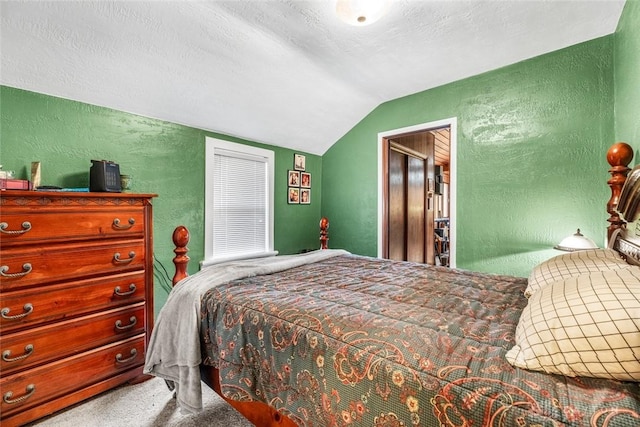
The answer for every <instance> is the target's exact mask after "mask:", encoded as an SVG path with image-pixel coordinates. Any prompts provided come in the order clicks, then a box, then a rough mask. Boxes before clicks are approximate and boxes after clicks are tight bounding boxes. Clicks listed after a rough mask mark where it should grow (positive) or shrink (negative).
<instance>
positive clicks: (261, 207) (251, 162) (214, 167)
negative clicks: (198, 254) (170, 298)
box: [202, 138, 277, 266]
mask: <svg viewBox="0 0 640 427" xmlns="http://www.w3.org/2000/svg"><path fill="white" fill-rule="evenodd" d="M273 170H274V154H273V151H270V150H265V149H262V148H257V147H252V146H249V145H243V144H235V143H232V142H228V141H222V140H219V139H215V138H207V139H206V173H205V175H206V182H205V193H206V195H205V239H204V240H205V241H204V243H205V248H204V254H205V259H204V261H203V262H202V265H203V266H206V265H210V264H215V263H218V262H222V261H229V260H234V259H245V258H255V257H260V256H272V255H277V252H275V251H274V250H273V183H274V179H273V176H274V172H273Z"/></svg>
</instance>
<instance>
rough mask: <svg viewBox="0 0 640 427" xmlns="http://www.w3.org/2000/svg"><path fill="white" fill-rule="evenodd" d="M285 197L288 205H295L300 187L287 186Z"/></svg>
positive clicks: (298, 200) (298, 201)
mask: <svg viewBox="0 0 640 427" xmlns="http://www.w3.org/2000/svg"><path fill="white" fill-rule="evenodd" d="M287 199H288V202H289V204H290V205H297V204H299V203H300V188H298V187H289V191H288V192H287Z"/></svg>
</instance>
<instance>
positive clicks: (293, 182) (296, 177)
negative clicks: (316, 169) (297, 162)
mask: <svg viewBox="0 0 640 427" xmlns="http://www.w3.org/2000/svg"><path fill="white" fill-rule="evenodd" d="M287 172H288V174H287V182H288V185H289V187H300V172H298V171H292V170H290V171H287Z"/></svg>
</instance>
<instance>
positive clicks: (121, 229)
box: [0, 207, 145, 249]
mask: <svg viewBox="0 0 640 427" xmlns="http://www.w3.org/2000/svg"><path fill="white" fill-rule="evenodd" d="M144 231H145V224H144V209H143V208H142V207H137V208H136V207H131V208H121V209H111V210H105V209H103V210H99V211H96V210H95V208H86V209H79V210H78V209H77V210H76V211H74V212H60V211H50V210H47V209H46V208H44V209H39V210H33V209H32V210H25V211H20V210H18V209H16V210H14V211H13V212H11V213H4V212H3V213H1V214H0V237H2V243H1V244H0V246H1V247H2V248H3V249H4V248H8V247H11V246H14V245H22V244H29V243H41V242H45V241H46V242H69V241H73V240H87V239H95V238H96V237H101V238H111V237H129V238H131V237H134V236H139V237H142V236H143V235H144Z"/></svg>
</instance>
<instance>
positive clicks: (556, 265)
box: [524, 249, 631, 298]
mask: <svg viewBox="0 0 640 427" xmlns="http://www.w3.org/2000/svg"><path fill="white" fill-rule="evenodd" d="M627 267H631V265H630V264H628V263H627V262H626V261H624V260H623V259H622V258H620V255H618V253H617V252H616V251H614V250H613V249H587V250H584V251H576V252H567V253H565V254H562V255H558V256H555V257H553V258H551V259H548V260H546V261H544V262H542V263H540V264H538V265H537V266H535V267H534V268H533V270H531V274H530V275H529V283H528V285H527V289H525V291H524V295H525V296H526V297H527V298H529V297H531V295H533V294H534V293H535V292H537V291H539V290H540V289H542V288H543V287H545V286H547V285H548V284H550V283H553V282H555V281H556V280H562V279H566V278H568V277H574V276H577V275H580V274H584V273H590V272H597V271H608V270H618V269H620V268H627Z"/></svg>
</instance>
